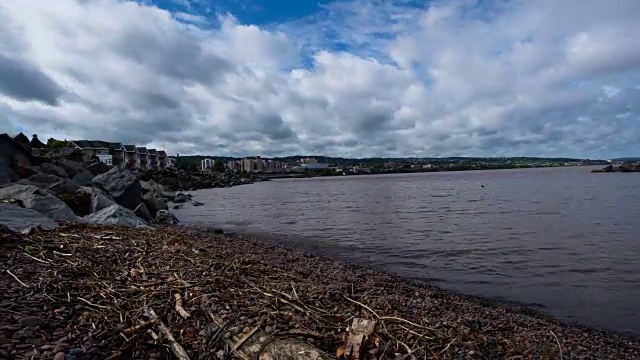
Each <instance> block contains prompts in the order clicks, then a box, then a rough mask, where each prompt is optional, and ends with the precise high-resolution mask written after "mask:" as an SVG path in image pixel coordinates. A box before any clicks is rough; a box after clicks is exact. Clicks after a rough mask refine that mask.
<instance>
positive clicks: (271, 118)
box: [0, 0, 640, 158]
mask: <svg viewBox="0 0 640 360" xmlns="http://www.w3.org/2000/svg"><path fill="white" fill-rule="evenodd" d="M16 131H25V132H26V133H27V134H28V135H30V134H32V133H38V134H40V137H41V138H46V137H49V136H53V137H56V138H67V139H75V138H89V139H103V140H109V141H121V142H126V143H135V144H138V145H148V146H153V147H158V148H166V149H167V150H168V151H169V152H171V153H175V152H180V153H181V154H211V155H231V156H244V155H262V156H279V155H294V154H316V155H332V156H351V157H356V156H357V157H361V156H519V155H530V156H571V157H591V158H609V157H616V156H640V141H639V139H640V1H638V0H495V1H492V0H488V1H484V0H482V1H481V0H442V1H439V0H436V1H430V2H425V1H417V0H386V1H385V0H353V1H317V0H316V1H311V0H295V1H294V0H155V1H153V0H142V1H137V2H134V1H123V0H28V1H27V0H3V1H0V132H9V133H12V132H16Z"/></svg>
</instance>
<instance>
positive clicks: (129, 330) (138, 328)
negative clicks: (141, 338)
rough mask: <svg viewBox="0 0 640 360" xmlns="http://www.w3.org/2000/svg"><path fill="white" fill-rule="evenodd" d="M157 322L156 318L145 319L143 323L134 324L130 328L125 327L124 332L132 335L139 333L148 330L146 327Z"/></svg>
mask: <svg viewBox="0 0 640 360" xmlns="http://www.w3.org/2000/svg"><path fill="white" fill-rule="evenodd" d="M155 323H156V320H155V319H151V320H149V321H145V322H143V323H141V324H138V325H135V326H132V327H130V328H127V329H124V330H122V333H123V334H125V335H126V336H131V335H133V334H135V333H137V332H139V331H142V330H146V329H148V328H150V327H152V326H153V325H154V324H155Z"/></svg>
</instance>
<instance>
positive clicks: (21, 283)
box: [7, 270, 29, 287]
mask: <svg viewBox="0 0 640 360" xmlns="http://www.w3.org/2000/svg"><path fill="white" fill-rule="evenodd" d="M7 273H9V275H11V276H12V277H13V278H14V279H16V281H17V282H19V283H20V285H22V286H24V287H29V285H27V284H25V283H23V282H22V281H21V280H20V279H18V277H17V276H15V275H13V273H12V272H11V271H9V270H7Z"/></svg>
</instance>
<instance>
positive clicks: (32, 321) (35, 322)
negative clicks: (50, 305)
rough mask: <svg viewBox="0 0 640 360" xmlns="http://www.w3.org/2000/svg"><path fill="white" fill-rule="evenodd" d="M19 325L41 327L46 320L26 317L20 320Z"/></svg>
mask: <svg viewBox="0 0 640 360" xmlns="http://www.w3.org/2000/svg"><path fill="white" fill-rule="evenodd" d="M18 324H20V326H25V327H26V326H41V325H42V324H44V320H42V319H40V318H39V317H36V316H25V317H23V318H21V319H20V320H18Z"/></svg>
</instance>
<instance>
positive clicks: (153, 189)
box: [140, 180, 165, 198]
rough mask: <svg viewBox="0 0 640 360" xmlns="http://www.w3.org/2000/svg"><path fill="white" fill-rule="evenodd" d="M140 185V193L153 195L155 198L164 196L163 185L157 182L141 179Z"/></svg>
mask: <svg viewBox="0 0 640 360" xmlns="http://www.w3.org/2000/svg"><path fill="white" fill-rule="evenodd" d="M140 185H141V186H142V194H144V195H147V196H153V197H157V198H163V197H165V190H164V186H162V185H160V184H158V183H157V182H155V181H153V180H150V181H148V182H147V181H141V182H140Z"/></svg>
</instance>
